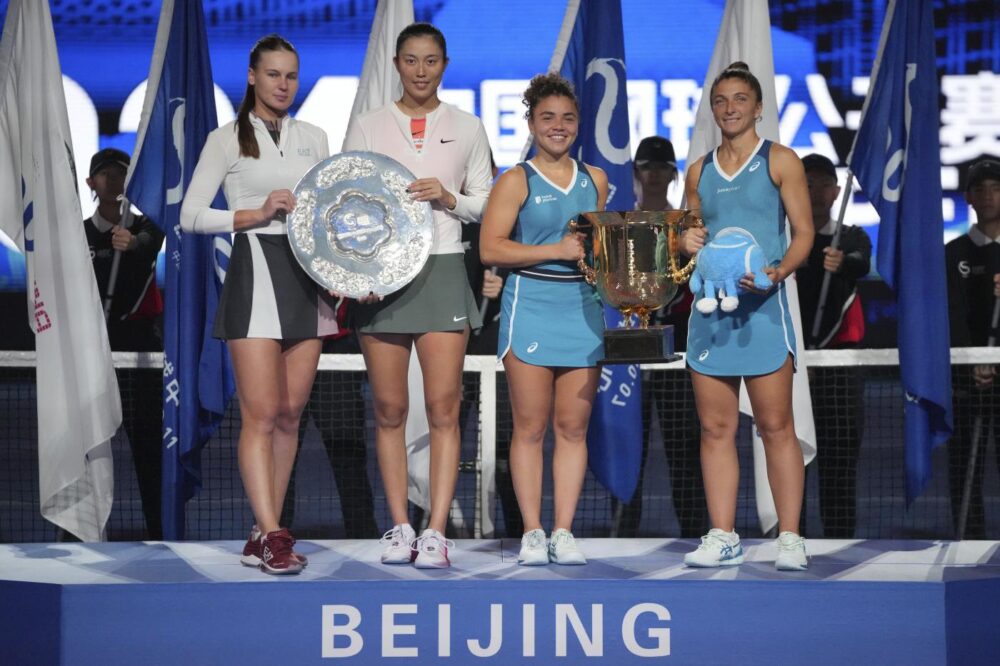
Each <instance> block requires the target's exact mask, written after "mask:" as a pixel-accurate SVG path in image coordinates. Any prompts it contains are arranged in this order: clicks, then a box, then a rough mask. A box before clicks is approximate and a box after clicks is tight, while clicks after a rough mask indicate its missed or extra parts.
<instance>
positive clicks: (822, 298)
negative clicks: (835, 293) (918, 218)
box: [809, 146, 854, 348]
mask: <svg viewBox="0 0 1000 666" xmlns="http://www.w3.org/2000/svg"><path fill="white" fill-rule="evenodd" d="M851 150H854V148H853V146H852V147H851ZM853 185H854V173H852V172H851V170H850V169H848V170H847V182H846V183H845V184H844V196H843V197H842V198H841V200H840V213H839V214H838V215H837V226H836V228H835V229H834V231H833V238H832V239H830V247H831V248H833V249H834V250H836V249H837V248H839V247H840V230H841V229H842V228H843V227H844V214H845V213H846V212H847V202H848V201H850V199H851V187H852V186H853ZM832 277H833V273H831V272H830V271H826V272H824V273H823V284H822V286H821V287H820V290H819V302H818V303H817V305H816V316H815V317H814V318H813V325H812V333H811V335H810V336H809V337H810V338H812V339H813V340H816V338H818V337H819V329H820V324H821V322H822V321H823V312H824V311H825V310H826V297H827V295H828V293H829V292H830V280H831V278H832ZM811 347H813V348H814V347H815V344H813V345H811Z"/></svg>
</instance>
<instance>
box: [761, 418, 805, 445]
mask: <svg viewBox="0 0 1000 666" xmlns="http://www.w3.org/2000/svg"><path fill="white" fill-rule="evenodd" d="M754 427H755V428H757V432H759V433H760V438H761V439H763V440H764V441H765V442H769V443H770V442H783V441H785V440H794V439H795V428H794V427H793V426H792V418H791V415H787V416H777V417H774V416H768V417H764V418H758V419H755V422H754Z"/></svg>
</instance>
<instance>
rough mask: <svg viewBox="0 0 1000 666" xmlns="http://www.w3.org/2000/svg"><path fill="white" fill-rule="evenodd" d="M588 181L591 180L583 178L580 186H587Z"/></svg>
mask: <svg viewBox="0 0 1000 666" xmlns="http://www.w3.org/2000/svg"><path fill="white" fill-rule="evenodd" d="M588 182H589V181H588V180H587V179H586V178H584V179H583V180H581V181H580V187H587V183H588Z"/></svg>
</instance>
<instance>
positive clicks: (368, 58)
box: [345, 0, 431, 511]
mask: <svg viewBox="0 0 1000 666" xmlns="http://www.w3.org/2000/svg"><path fill="white" fill-rule="evenodd" d="M411 23H413V2H412V0H379V3H378V7H376V9H375V18H374V19H373V20H372V32H371V36H370V37H369V38H368V50H367V51H365V62H364V64H363V65H362V67H361V78H360V79H358V93H357V95H356V96H355V97H354V106H353V107H352V108H351V118H350V120H349V121H348V124H347V136H350V135H351V128H352V127H353V125H354V124H355V123H356V122H357V119H358V116H359V115H361V114H363V113H365V112H366V111H371V110H372V109H378V108H381V107H383V106H387V105H389V104H392V103H393V102H395V101H396V100H397V99H399V98H400V97H402V95H403V85H402V84H401V83H400V81H399V73H398V72H397V71H396V66H395V65H394V64H393V62H392V59H393V58H394V57H395V55H396V37H398V36H399V33H400V32H402V31H403V28H405V27H406V26H408V25H410V24H411ZM345 140H346V139H345ZM407 386H408V387H409V395H410V410H409V412H408V413H407V416H406V454H407V466H406V468H407V472H408V475H409V488H408V490H407V497H408V498H409V500H410V501H411V502H413V503H414V504H416V505H417V506H419V507H422V508H423V509H424V510H426V511H430V508H431V495H430V479H429V472H430V426H429V425H428V424H427V412H426V410H425V409H424V376H423V373H422V372H421V371H420V363H419V361H417V355H416V353H413V352H412V351H411V353H410V367H409V371H408V373H407Z"/></svg>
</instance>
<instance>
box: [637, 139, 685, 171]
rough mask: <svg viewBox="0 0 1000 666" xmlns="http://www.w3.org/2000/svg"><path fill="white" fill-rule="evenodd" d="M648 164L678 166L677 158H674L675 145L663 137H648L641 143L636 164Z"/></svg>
mask: <svg viewBox="0 0 1000 666" xmlns="http://www.w3.org/2000/svg"><path fill="white" fill-rule="evenodd" d="M646 162H660V163H662V164H671V165H674V166H676V165H677V158H676V157H675V156H674V144H672V143H670V141H669V140H667V139H664V138H663V137H662V136H647V137H646V138H645V139H643V140H642V141H640V142H639V147H638V148H637V149H636V151H635V163H636V164H645V163H646Z"/></svg>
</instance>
